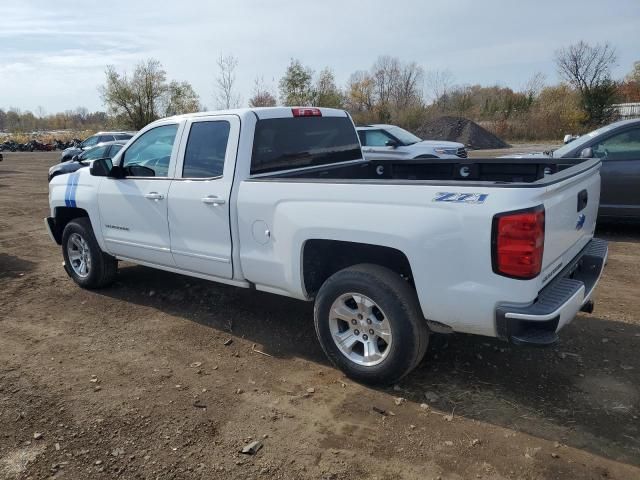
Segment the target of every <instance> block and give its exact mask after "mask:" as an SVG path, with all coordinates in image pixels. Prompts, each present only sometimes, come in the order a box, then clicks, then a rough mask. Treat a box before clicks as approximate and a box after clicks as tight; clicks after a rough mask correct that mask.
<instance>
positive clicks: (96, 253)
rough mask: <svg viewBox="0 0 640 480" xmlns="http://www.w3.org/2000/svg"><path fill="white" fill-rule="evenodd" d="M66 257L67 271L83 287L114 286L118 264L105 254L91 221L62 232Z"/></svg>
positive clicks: (75, 223)
mask: <svg viewBox="0 0 640 480" xmlns="http://www.w3.org/2000/svg"><path fill="white" fill-rule="evenodd" d="M62 255H63V256H64V264H65V270H66V271H67V273H68V274H69V276H70V277H71V278H72V279H73V281H74V282H76V283H77V284H78V285H79V286H81V287H82V288H88V289H92V288H100V287H106V286H107V285H109V284H111V283H113V281H114V280H115V278H116V274H117V272H118V261H117V260H116V259H115V257H112V256H111V255H108V254H106V253H104V252H103V251H102V250H101V249H100V246H99V245H98V241H97V240H96V237H95V235H94V234H93V229H92V228H91V222H90V221H89V219H88V218H86V217H83V218H76V219H74V220H72V221H71V222H69V223H68V224H67V226H66V227H65V229H64V232H63V233H62Z"/></svg>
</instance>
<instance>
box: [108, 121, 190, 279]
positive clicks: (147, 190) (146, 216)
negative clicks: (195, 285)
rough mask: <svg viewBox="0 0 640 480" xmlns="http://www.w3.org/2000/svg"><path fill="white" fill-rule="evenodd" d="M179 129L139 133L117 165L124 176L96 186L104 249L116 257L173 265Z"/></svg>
mask: <svg viewBox="0 0 640 480" xmlns="http://www.w3.org/2000/svg"><path fill="white" fill-rule="evenodd" d="M179 133H180V125H179V124H178V123H176V122H173V123H167V124H164V125H159V126H157V127H154V128H152V129H150V130H147V131H146V132H144V133H142V135H140V136H139V137H138V138H137V139H136V140H134V142H133V143H131V144H130V145H129V146H128V147H127V148H126V150H124V151H123V152H121V153H120V154H119V155H118V157H117V159H116V162H117V163H118V164H119V165H120V166H121V167H123V169H124V172H125V178H111V177H106V178H105V179H104V180H103V181H102V182H100V187H99V191H98V206H99V209H100V218H101V223H102V225H101V228H102V232H103V237H104V241H105V246H106V248H107V251H108V252H109V253H110V254H112V255H115V256H118V257H123V258H127V259H131V260H135V261H142V262H149V263H152V264H156V265H164V266H175V262H174V260H173V256H172V255H171V242H170V240H169V225H168V222H167V203H168V196H169V186H170V185H171V181H172V178H173V172H174V170H175V159H176V157H177V150H178V142H177V141H176V138H178V135H179Z"/></svg>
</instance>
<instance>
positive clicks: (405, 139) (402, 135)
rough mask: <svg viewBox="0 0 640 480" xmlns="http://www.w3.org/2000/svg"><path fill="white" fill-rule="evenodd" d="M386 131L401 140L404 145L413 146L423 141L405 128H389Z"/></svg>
mask: <svg viewBox="0 0 640 480" xmlns="http://www.w3.org/2000/svg"><path fill="white" fill-rule="evenodd" d="M386 130H387V132H389V133H390V134H391V135H393V136H394V137H396V138H397V139H398V140H400V141H401V142H402V143H403V144H404V145H413V144H414V143H418V142H421V141H422V139H421V138H420V137H416V136H415V135H414V134H413V133H411V132H407V131H406V130H405V129H404V128H400V127H389V128H387V129H386Z"/></svg>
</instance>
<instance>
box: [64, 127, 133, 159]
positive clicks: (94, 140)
mask: <svg viewBox="0 0 640 480" xmlns="http://www.w3.org/2000/svg"><path fill="white" fill-rule="evenodd" d="M133 135H134V133H131V132H98V133H96V134H95V135H91V136H90V137H89V138H86V139H85V140H84V141H82V142H81V143H80V144H79V145H77V146H75V147H69V148H66V149H65V150H63V151H62V153H61V154H60V161H61V162H64V161H66V160H71V159H72V158H73V157H74V156H75V155H78V154H80V153H82V152H83V151H84V150H88V149H89V148H91V147H95V146H96V145H99V144H101V143H106V142H113V141H114V140H115V141H118V140H129V139H130V138H131V137H133Z"/></svg>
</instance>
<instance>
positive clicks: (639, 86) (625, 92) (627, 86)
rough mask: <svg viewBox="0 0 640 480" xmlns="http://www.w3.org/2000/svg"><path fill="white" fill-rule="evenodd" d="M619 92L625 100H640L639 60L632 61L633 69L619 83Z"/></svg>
mask: <svg viewBox="0 0 640 480" xmlns="http://www.w3.org/2000/svg"><path fill="white" fill-rule="evenodd" d="M619 92H620V96H621V97H622V99H623V100H624V101H625V102H640V62H634V64H633V70H631V72H630V73H629V74H628V75H627V76H626V77H625V79H624V82H622V83H621V84H620V87H619Z"/></svg>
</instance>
